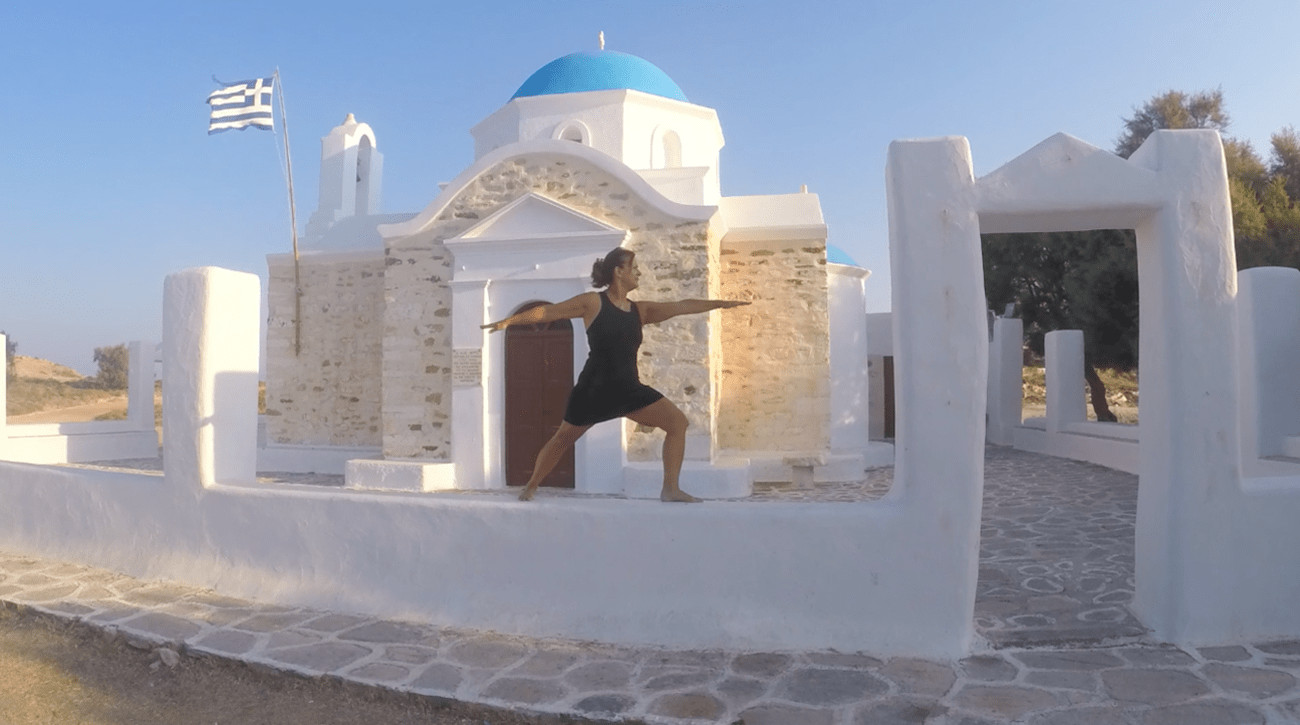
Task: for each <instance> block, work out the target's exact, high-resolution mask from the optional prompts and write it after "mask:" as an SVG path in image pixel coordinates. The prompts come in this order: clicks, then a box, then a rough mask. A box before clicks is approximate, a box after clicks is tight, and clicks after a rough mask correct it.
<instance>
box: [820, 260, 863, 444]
mask: <svg viewBox="0 0 1300 725" xmlns="http://www.w3.org/2000/svg"><path fill="white" fill-rule="evenodd" d="M826 271H827V277H828V278H829V279H828V282H829V283H830V285H829V286H830V290H829V292H830V305H829V307H830V311H829V312H830V330H831V350H830V358H831V450H832V451H837V452H846V453H861V452H862V451H863V450H864V449H866V448H867V445H868V442H869V441H870V439H871V432H870V429H869V427H868V421H869V418H870V415H871V403H870V385H871V384H870V381H869V380H868V377H867V375H868V373H867V306H866V279H867V275H869V274H870V272H868V271H867V270H865V269H862V268H861V267H852V266H847V265H842V264H828V265H826Z"/></svg>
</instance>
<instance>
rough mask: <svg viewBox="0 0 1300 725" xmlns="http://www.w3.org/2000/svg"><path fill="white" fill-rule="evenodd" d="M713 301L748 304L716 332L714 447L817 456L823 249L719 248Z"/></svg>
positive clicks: (815, 244) (814, 245)
mask: <svg viewBox="0 0 1300 725" xmlns="http://www.w3.org/2000/svg"><path fill="white" fill-rule="evenodd" d="M721 253H722V270H721V275H720V276H721V294H722V297H724V298H726V299H747V300H750V301H752V302H753V304H752V305H750V306H748V307H740V308H737V309H734V310H729V311H728V312H727V315H728V316H727V319H726V321H725V323H724V324H723V325H722V330H721V332H722V356H723V364H722V390H721V394H722V398H723V399H724V400H726V404H725V405H724V406H723V407H722V410H721V412H720V415H719V420H718V445H719V447H721V448H726V449H731V450H741V451H753V450H768V451H821V450H826V449H827V448H828V447H829V440H830V390H829V384H830V381H829V370H830V332H829V327H828V311H827V283H826V244H825V242H823V241H821V240H807V241H778V242H743V243H725V244H724V245H723V247H722V250H721Z"/></svg>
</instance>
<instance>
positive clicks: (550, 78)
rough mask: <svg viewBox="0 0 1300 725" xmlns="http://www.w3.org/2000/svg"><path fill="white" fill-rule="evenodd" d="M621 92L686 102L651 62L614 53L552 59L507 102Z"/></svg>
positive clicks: (683, 94) (602, 51) (596, 53)
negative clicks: (559, 94) (593, 92)
mask: <svg viewBox="0 0 1300 725" xmlns="http://www.w3.org/2000/svg"><path fill="white" fill-rule="evenodd" d="M622 89H628V90H633V91H641V92H642V93H649V94H651V95H655V96H663V97H664V98H673V99H676V100H678V101H685V100H686V94H685V93H682V89H681V88H678V87H677V84H676V83H674V82H673V79H672V78H669V77H668V74H667V73H664V72H663V71H662V70H660V69H659V67H658V66H656V65H655V64H654V63H651V62H650V61H648V60H646V59H644V58H638V57H637V56H635V55H631V54H628V53H619V52H618V51H614V50H598V51H589V52H583V53H570V54H569V55H566V56H564V57H562V58H556V59H555V60H553V61H551V62H550V63H547V64H546V65H544V66H542V67H541V68H539V69H538V71H537V72H536V73H534V74H532V75H531V76H529V77H528V80H526V81H524V84H523V85H522V86H519V90H517V91H515V94H514V95H513V96H511V97H510V100H512V101H513V100H514V99H516V98H520V97H523V96H550V95H555V94H557V93H582V92H584V91H614V90H622Z"/></svg>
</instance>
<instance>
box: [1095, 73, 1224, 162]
mask: <svg viewBox="0 0 1300 725" xmlns="http://www.w3.org/2000/svg"><path fill="white" fill-rule="evenodd" d="M1169 128H1213V129H1218V130H1219V131H1224V130H1226V129H1227V128H1228V112H1227V111H1225V110H1224V108H1223V91H1222V90H1221V89H1215V90H1213V91H1202V92H1200V93H1193V94H1191V95H1188V94H1186V93H1183V92H1182V91H1165V92H1164V93H1162V94H1160V95H1158V96H1155V97H1153V98H1152V99H1151V100H1149V101H1147V102H1146V103H1144V104H1142V106H1140V107H1138V108H1135V109H1133V117H1132V118H1126V119H1124V132H1123V133H1122V134H1120V137H1119V139H1118V140H1117V141H1116V142H1115V153H1117V154H1119V155H1120V156H1122V157H1124V158H1126V159H1127V158H1128V157H1130V156H1132V155H1133V152H1134V151H1137V150H1138V147H1139V146H1141V145H1142V142H1143V141H1146V140H1147V136H1150V135H1151V134H1153V133H1155V132H1156V131H1159V130H1161V129H1169Z"/></svg>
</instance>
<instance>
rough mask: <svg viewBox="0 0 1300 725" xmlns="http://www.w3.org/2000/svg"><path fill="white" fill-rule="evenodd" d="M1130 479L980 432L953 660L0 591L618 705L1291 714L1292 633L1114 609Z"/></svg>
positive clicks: (848, 714)
mask: <svg viewBox="0 0 1300 725" xmlns="http://www.w3.org/2000/svg"><path fill="white" fill-rule="evenodd" d="M117 465H121V464H120V462H119V464H117ZM890 476H891V473H890V471H889V470H888V469H884V470H882V471H874V472H871V473H870V474H869V478H868V481H867V482H866V483H865V484H854V485H846V484H835V485H818V486H814V487H812V488H811V489H801V490H795V489H792V488H791V487H789V486H780V485H774V486H761V487H757V488H758V490H756V492H755V496H754V497H752V499H751V500H754V501H765V500H809V501H814V500H820V501H863V500H870V499H872V498H876V497H879V496H880V495H883V493H884V492H885V491H887V490H888V485H889V481H890ZM333 478H337V477H333ZM266 479H267V480H268V481H271V480H275V481H281V482H287V483H315V484H317V485H319V484H326V485H328V484H331V483H333V485H337V483H336V482H333V481H332V480H329V479H320V480H317V479H314V478H312V477H297V478H295V477H293V476H266ZM1136 493H1137V481H1136V477H1135V476H1132V475H1129V474H1125V473H1120V472H1117V471H1112V470H1109V469H1106V468H1102V467H1099V466H1093V465H1089V464H1083V463H1076V462H1073V461H1066V460H1062V459H1056V458H1050V457H1046V456H1038V455H1033V454H1028V453H1023V452H1020V451H1015V450H1012V449H1005V448H993V447H990V448H989V449H988V456H987V461H986V469H985V497H984V521H983V532H982V536H981V555H980V578H979V588H978V595H977V601H976V607H975V609H976V611H975V618H976V625H977V629H978V630H979V631H980V633H981V634H982V635H983V637H984V640H985V641H984V642H982V643H981V645H980V647H979V651H978V652H977V653H976V654H974V655H973V656H971V657H967V658H965V659H962V660H960V661H957V662H942V661H927V660H920V659H912V658H892V659H881V658H876V657H872V656H869V655H865V654H854V653H837V652H782V653H763V652H720V651H666V650H657V649H648V648H629V647H614V646H608V645H599V644H591V643H582V642H572V641H562V640H537V639H525V638H518V637H507V636H502V635H495V634H490V633H484V632H474V631H464V630H453V629H448V628H436V627H430V626H424V625H416V624H410V623H405V622H394V621H383V620H376V619H373V618H367V617H361V616H354V615H349V614H342V613H331V612H320V611H311V610H305V609H294V608H288V607H278V606H271V605H266V604H260V603H256V602H250V601H245V600H239V599H233V598H229V597H224V596H221V595H218V594H215V593H213V592H210V591H205V590H200V589H195V588H190V587H183V586H178V585H175V584H170V583H166V582H150V581H140V580H136V579H132V578H130V577H126V576H122V575H119V574H115V573H111V572H106V571H103V570H98V569H92V568H89V567H84V566H80V565H75V564H68V563H63V562H58V561H52V560H45V559H37V558H32V557H26V556H21V555H16V554H6V553H4V552H0V602H3V603H5V604H7V605H8V606H11V607H17V608H25V607H30V608H34V609H37V610H41V611H46V612H50V613H54V614H57V615H60V616H64V617H69V618H75V619H80V620H84V621H86V622H89V623H91V624H94V625H96V626H100V627H110V628H115V629H117V630H120V631H121V632H122V633H124V634H125V635H126V636H128V637H130V638H134V639H136V640H143V641H145V642H149V643H151V644H152V645H154V646H169V647H172V648H175V649H177V650H179V651H181V652H187V651H193V652H202V653H208V654H214V655H218V656H225V657H232V658H237V659H240V660H244V661H248V662H253V663H259V664H264V665H269V666H271V667H276V668H280V669H287V670H293V671H298V672H303V673H308V674H319V675H326V674H328V675H334V676H341V677H344V678H347V679H349V680H355V681H358V682H362V683H367V684H373V685H378V686H383V687H389V688H395V689H399V690H409V691H414V692H419V693H424V694H429V695H433V696H438V697H454V698H457V699H461V700H467V701H474V702H481V703H485V704H489V705H496V706H500V707H505V708H510V709H513V710H525V711H537V712H562V713H570V714H574V715H581V716H584V717H588V718H594V719H609V720H614V721H617V720H619V719H623V718H632V719H637V720H644V721H646V722H652V723H712V722H719V723H736V722H738V721H742V722H743V723H745V725H803V724H805V723H807V724H809V725H813V724H816V725H821V724H825V725H867V724H869V723H935V724H940V725H981V724H987V723H1002V722H1028V723H1041V724H1045V725H1046V724H1052V725H1065V724H1068V723H1089V724H1100V725H1106V724H1109V723H1141V724H1143V725H1161V724H1169V725H1197V724H1203V725H1208V724H1211V723H1300V685H1298V684H1297V677H1300V640H1288V641H1277V642H1251V643H1236V644H1229V645H1225V646H1218V647H1203V648H1189V649H1177V648H1174V647H1170V646H1162V645H1159V644H1157V643H1153V642H1151V641H1150V640H1149V638H1148V637H1146V635H1145V631H1144V630H1143V628H1142V627H1141V625H1140V624H1139V623H1138V622H1137V621H1136V620H1135V619H1134V618H1133V617H1132V615H1131V614H1130V613H1129V611H1128V609H1127V603H1128V602H1129V600H1130V599H1131V596H1132V590H1133V574H1132V571H1133V520H1134V511H1135V508H1136ZM500 495H505V494H500ZM555 495H561V494H555ZM570 495H571V494H570ZM740 505H743V504H740Z"/></svg>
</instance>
